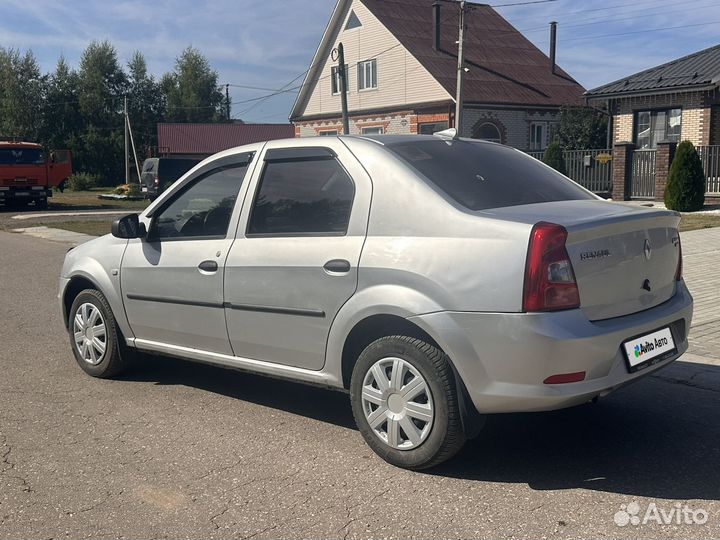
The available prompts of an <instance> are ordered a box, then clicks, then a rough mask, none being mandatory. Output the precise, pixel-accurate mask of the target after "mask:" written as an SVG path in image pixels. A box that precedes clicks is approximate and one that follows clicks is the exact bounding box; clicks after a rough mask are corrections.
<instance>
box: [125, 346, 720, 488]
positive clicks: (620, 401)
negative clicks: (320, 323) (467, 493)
mask: <svg viewBox="0 0 720 540" xmlns="http://www.w3.org/2000/svg"><path fill="white" fill-rule="evenodd" d="M123 379H124V380H135V381H146V382H153V383H155V384H160V385H165V384H168V385H185V386H191V387H195V388H200V389H203V390H205V391H208V392H214V393H217V394H221V395H225V396H228V397H231V398H234V399H241V400H244V401H249V402H252V403H255V404H258V405H262V406H265V407H271V408H274V409H279V410H283V411H287V412H290V413H293V414H298V415H302V416H306V417H309V418H313V419H315V420H319V421H322V422H328V423H331V424H334V425H338V426H342V427H345V428H350V429H355V424H354V421H353V418H352V413H351V411H350V402H349V398H348V396H347V394H345V393H342V392H337V391H334V390H327V389H323V388H318V387H313V386H306V385H303V384H299V383H294V382H289V381H283V380H277V379H270V378H267V377H262V376H259V375H253V374H248V373H242V372H239V371H233V370H226V369H223V368H219V367H215V366H209V365H204V364H195V363H192V362H186V361H181V360H175V359H170V358H164V357H150V358H148V362H147V363H146V365H144V366H143V367H142V368H141V369H137V370H135V371H134V372H131V373H129V374H128V375H127V376H125V377H123ZM719 411H720V367H717V366H711V365H705V364H693V363H689V362H677V363H675V364H673V365H671V366H669V367H668V368H665V369H663V370H661V371H660V372H658V373H656V374H653V375H652V376H650V377H647V378H645V379H643V380H640V381H638V382H637V383H635V384H632V385H630V386H628V387H626V388H623V389H620V390H618V391H617V392H615V393H613V394H611V395H610V396H607V397H606V398H604V399H601V400H600V401H599V402H598V403H596V404H587V405H582V406H579V407H574V408H571V409H565V410H561V411H554V412H543V413H527V414H501V415H492V416H489V417H488V421H487V423H486V425H485V428H484V430H483V431H482V432H481V434H480V436H479V437H478V438H477V439H474V440H471V441H468V442H467V444H466V445H465V447H464V449H463V450H462V451H461V452H460V453H459V454H458V455H457V456H456V457H455V458H453V459H452V460H450V461H448V462H446V463H444V464H442V465H440V466H438V467H435V468H433V469H431V470H428V471H425V472H424V474H431V475H439V476H446V477H452V478H459V479H464V480H474V481H486V482H500V483H522V484H527V485H528V486H529V487H530V488H532V489H536V490H564V489H575V488H583V489H590V490H594V491H606V492H612V493H618V494H624V495H628V496H639V497H650V498H660V499H671V500H690V499H706V500H720V487H719V486H720V466H718V463H720V422H719V421H718V420H719V419H720V414H718V413H719Z"/></svg>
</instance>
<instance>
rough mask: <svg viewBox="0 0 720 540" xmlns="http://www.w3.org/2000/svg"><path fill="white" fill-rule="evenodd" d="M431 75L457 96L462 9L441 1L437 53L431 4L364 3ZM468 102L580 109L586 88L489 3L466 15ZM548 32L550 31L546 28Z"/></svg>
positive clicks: (402, 0) (410, 0) (420, 0)
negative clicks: (553, 61)
mask: <svg viewBox="0 0 720 540" xmlns="http://www.w3.org/2000/svg"><path fill="white" fill-rule="evenodd" d="M361 1H362V3H363V4H365V6H367V8H368V9H369V10H370V11H371V12H372V13H373V14H374V15H375V16H376V17H377V18H378V19H379V20H380V21H381V22H382V23H383V24H384V25H385V26H386V27H387V28H388V30H390V31H391V32H392V33H393V34H394V35H395V37H396V38H397V39H398V40H400V42H401V43H402V44H403V45H404V46H405V48H406V49H407V50H408V51H409V52H410V54H412V55H413V56H414V57H415V58H417V59H418V60H419V61H420V63H421V64H422V65H423V66H424V67H425V68H426V69H427V70H428V71H429V72H430V74H431V75H432V76H433V77H435V79H437V81H438V82H439V83H440V84H442V85H443V87H444V88H445V89H446V90H447V91H448V92H449V93H450V94H451V95H453V96H454V95H455V89H456V88H457V45H456V44H455V42H456V41H457V36H458V25H459V19H458V17H459V12H460V10H459V8H458V7H457V6H455V5H452V4H449V3H442V6H441V12H440V13H441V14H440V20H441V25H440V46H441V49H442V50H441V51H435V50H434V49H433V20H432V5H433V1H432V0H361ZM465 21H466V23H467V32H466V38H465V64H466V66H467V67H468V69H469V71H468V72H466V73H465V83H464V84H465V87H464V89H463V90H464V98H465V101H466V102H468V103H488V104H512V105H550V106H559V105H579V104H581V102H582V94H583V92H584V91H585V89H584V88H583V87H582V86H581V85H580V84H579V83H577V82H576V81H575V80H574V79H573V78H572V77H570V75H568V74H567V73H565V72H564V71H563V70H562V69H560V68H559V67H557V66H556V68H555V73H552V72H551V70H550V60H549V58H548V57H547V56H546V55H545V53H543V52H542V51H541V50H540V49H538V48H537V47H536V46H535V45H533V44H532V43H531V42H530V41H529V40H528V39H527V38H526V37H525V36H523V35H522V34H521V33H520V32H519V31H518V30H516V29H515V27H514V26H512V25H511V24H510V23H509V22H508V21H506V20H505V19H504V18H503V17H502V16H501V15H500V14H499V13H498V12H497V11H495V10H494V9H493V8H491V7H490V6H488V5H483V4H473V5H472V9H470V11H469V12H468V13H467V14H466V17H465ZM548 31H549V30H548Z"/></svg>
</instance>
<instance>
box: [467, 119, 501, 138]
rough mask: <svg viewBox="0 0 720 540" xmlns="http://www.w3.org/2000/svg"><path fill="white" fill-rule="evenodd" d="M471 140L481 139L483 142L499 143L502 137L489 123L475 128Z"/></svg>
mask: <svg viewBox="0 0 720 540" xmlns="http://www.w3.org/2000/svg"><path fill="white" fill-rule="evenodd" d="M473 139H481V140H483V141H490V142H496V143H501V142H502V136H501V135H500V130H499V129H498V127H497V126H496V125H495V124H493V123H491V122H484V123H482V124H480V125H479V126H477V128H475V131H474V132H473Z"/></svg>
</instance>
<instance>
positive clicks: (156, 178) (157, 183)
mask: <svg viewBox="0 0 720 540" xmlns="http://www.w3.org/2000/svg"><path fill="white" fill-rule="evenodd" d="M155 185H156V186H159V185H160V177H155Z"/></svg>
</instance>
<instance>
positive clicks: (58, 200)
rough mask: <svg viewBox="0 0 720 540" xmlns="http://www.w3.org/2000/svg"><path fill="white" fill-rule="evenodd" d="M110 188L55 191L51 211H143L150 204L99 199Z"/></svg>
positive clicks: (51, 200) (51, 201)
mask: <svg viewBox="0 0 720 540" xmlns="http://www.w3.org/2000/svg"><path fill="white" fill-rule="evenodd" d="M109 192H110V189H108V188H96V189H93V190H91V191H70V190H67V189H66V190H65V193H60V192H59V191H53V196H52V197H51V198H50V199H49V200H48V202H49V203H50V208H49V209H50V210H67V211H72V210H117V209H120V210H122V209H128V210H131V211H132V210H142V209H144V208H145V207H146V206H148V205H149V204H150V201H112V200H107V201H106V200H103V199H98V195H101V194H103V193H109Z"/></svg>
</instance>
